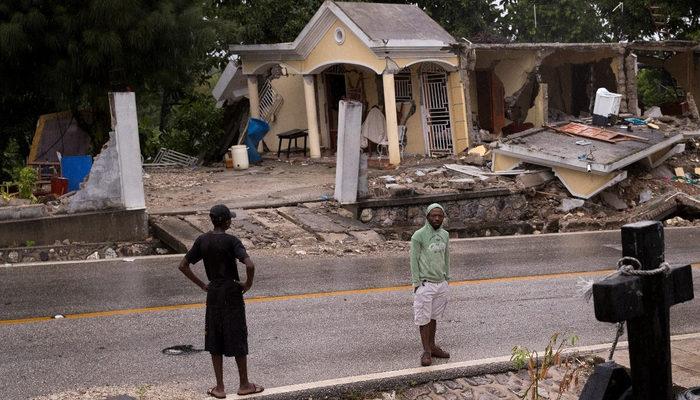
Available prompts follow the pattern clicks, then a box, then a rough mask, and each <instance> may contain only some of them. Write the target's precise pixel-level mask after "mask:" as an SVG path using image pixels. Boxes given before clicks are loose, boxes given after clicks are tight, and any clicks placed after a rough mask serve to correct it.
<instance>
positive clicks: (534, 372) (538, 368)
mask: <svg viewBox="0 0 700 400" xmlns="http://www.w3.org/2000/svg"><path fill="white" fill-rule="evenodd" d="M577 342H578V336H576V335H573V336H571V337H569V338H564V339H561V340H559V333H555V334H553V335H552V336H551V337H550V338H549V343H548V344H547V347H545V350H544V355H543V356H542V358H541V359H539V358H540V357H539V354H538V353H537V351H534V350H530V349H528V348H527V347H521V346H515V347H513V350H512V355H511V357H510V360H511V361H513V365H515V367H516V368H518V369H521V368H524V367H525V366H527V370H528V373H529V375H530V385H529V386H528V387H527V388H526V389H525V392H524V393H523V394H522V395H520V396H519V397H520V398H521V399H530V400H540V399H542V398H543V397H541V396H540V395H539V384H540V382H542V381H544V380H545V379H546V378H547V373H548V372H549V370H550V368H552V367H559V366H563V367H564V376H563V378H562V380H561V382H560V384H559V398H560V397H561V396H562V394H564V393H565V392H566V391H567V390H568V389H569V388H570V386H571V385H572V384H574V385H575V384H576V383H577V382H578V378H579V375H580V373H581V372H582V368H583V367H584V366H585V365H586V364H585V363H583V362H582V361H579V360H578V359H577V358H576V357H575V356H565V355H563V354H562V351H564V350H565V349H566V348H567V347H569V346H575V345H576V343H577ZM557 343H558V344H557Z"/></svg>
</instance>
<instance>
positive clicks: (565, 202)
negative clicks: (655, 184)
mask: <svg viewBox="0 0 700 400" xmlns="http://www.w3.org/2000/svg"><path fill="white" fill-rule="evenodd" d="M585 203H586V202H585V201H584V200H582V199H571V198H566V199H562V201H561V205H560V206H559V207H558V208H557V210H560V211H562V212H566V213H568V212H569V211H571V210H575V209H577V208H579V207H583V205H584V204H585Z"/></svg>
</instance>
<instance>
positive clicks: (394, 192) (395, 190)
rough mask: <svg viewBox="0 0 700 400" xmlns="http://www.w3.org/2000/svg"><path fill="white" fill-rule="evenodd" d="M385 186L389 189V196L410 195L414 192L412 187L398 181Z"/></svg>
mask: <svg viewBox="0 0 700 400" xmlns="http://www.w3.org/2000/svg"><path fill="white" fill-rule="evenodd" d="M386 188H387V189H389V194H390V195H391V197H410V196H413V195H414V194H416V191H415V189H414V188H412V187H409V186H406V185H401V184H398V183H390V184H387V185H386Z"/></svg>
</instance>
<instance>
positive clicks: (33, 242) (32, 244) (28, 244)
mask: <svg viewBox="0 0 700 400" xmlns="http://www.w3.org/2000/svg"><path fill="white" fill-rule="evenodd" d="M24 245H25V246H27V247H34V245H36V242H35V241H33V240H27V241H26V242H24Z"/></svg>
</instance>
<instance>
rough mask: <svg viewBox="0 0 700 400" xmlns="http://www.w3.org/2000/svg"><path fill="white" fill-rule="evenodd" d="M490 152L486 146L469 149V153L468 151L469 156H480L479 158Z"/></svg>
mask: <svg viewBox="0 0 700 400" xmlns="http://www.w3.org/2000/svg"><path fill="white" fill-rule="evenodd" d="M489 152H490V150H489V149H488V148H487V147H486V146H484V145H480V146H476V147H473V148H471V149H469V151H467V154H473V155H478V156H481V157H484V156H486V155H487V154H488V153H489Z"/></svg>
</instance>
